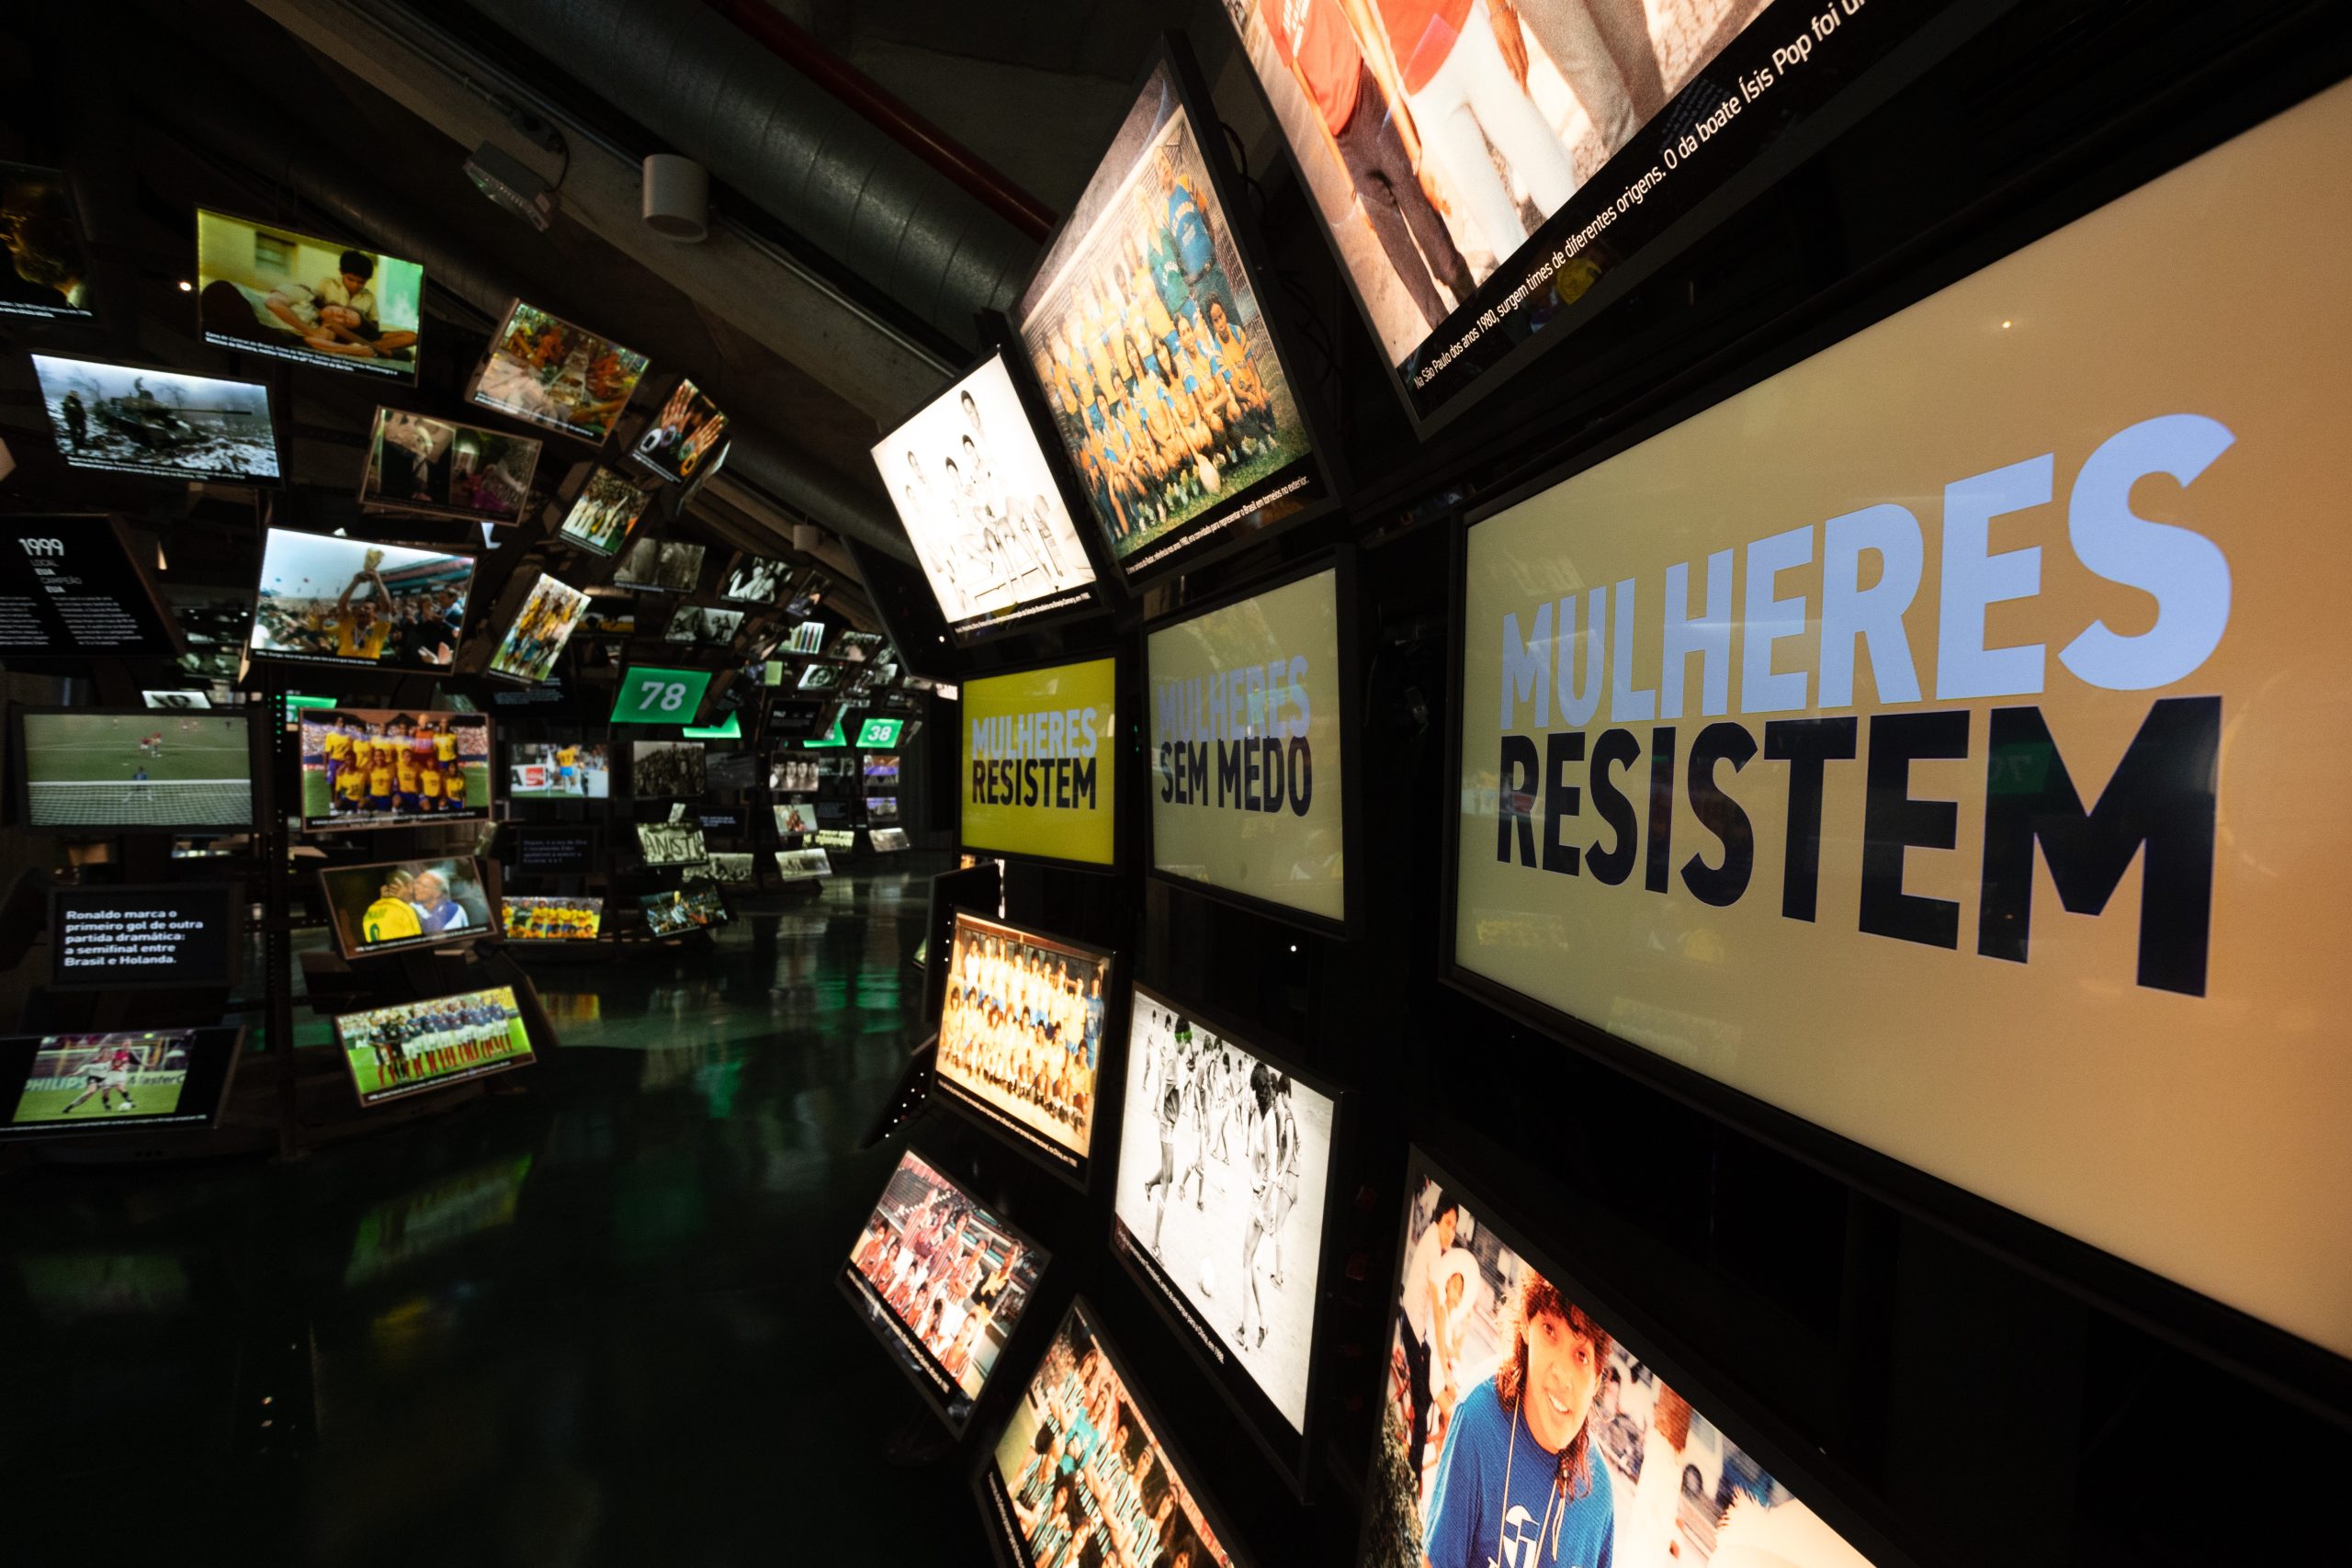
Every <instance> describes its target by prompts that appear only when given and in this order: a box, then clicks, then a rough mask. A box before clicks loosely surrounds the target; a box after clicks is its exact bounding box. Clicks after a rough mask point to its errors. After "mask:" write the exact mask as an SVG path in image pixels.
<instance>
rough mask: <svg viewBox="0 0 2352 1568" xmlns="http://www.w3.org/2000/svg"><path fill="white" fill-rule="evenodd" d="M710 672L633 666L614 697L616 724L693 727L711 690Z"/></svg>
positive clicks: (624, 673) (613, 718)
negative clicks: (703, 701)
mask: <svg viewBox="0 0 2352 1568" xmlns="http://www.w3.org/2000/svg"><path fill="white" fill-rule="evenodd" d="M711 674H712V671H708V670H662V669H657V668H655V667H653V666H651V665H645V664H632V665H630V666H629V667H628V670H626V671H623V672H622V674H621V679H620V688H619V690H618V692H617V693H616V694H615V695H614V698H613V714H612V722H613V723H615V724H692V723H693V722H694V721H695V713H696V711H697V710H699V709H700V708H701V706H702V699H703V694H704V693H706V692H707V691H709V690H710V678H711Z"/></svg>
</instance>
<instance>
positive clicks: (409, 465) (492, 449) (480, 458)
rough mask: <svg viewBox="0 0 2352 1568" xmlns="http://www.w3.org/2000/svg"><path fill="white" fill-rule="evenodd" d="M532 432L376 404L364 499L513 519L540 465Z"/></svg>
mask: <svg viewBox="0 0 2352 1568" xmlns="http://www.w3.org/2000/svg"><path fill="white" fill-rule="evenodd" d="M538 467H539V443H538V442H537V441H536V440H534V439H532V438H531V437H530V436H527V435H510V434H506V433H505V432H504V431H500V430H484V429H482V428H481V426H479V425H472V424H458V423H455V422H454V421H451V420H446V419H435V418H432V417H431V416H430V415H427V414H421V413H411V412H408V411H407V410H405V409H378V410H377V411H376V431H375V434H374V436H373V437H372V439H371V440H370V443H369V445H368V472H367V475H366V477H365V478H364V479H362V480H361V481H360V486H359V504H360V505H362V506H364V507H367V508H368V509H369V510H370V511H377V512H412V513H417V514H418V515H420V516H425V517H455V518H458V519H461V520H463V521H466V522H469V523H513V522H515V521H516V520H518V519H519V518H520V517H521V516H522V513H523V502H524V501H525V499H526V498H527V497H528V496H529V494H530V493H531V476H532V475H533V474H535V473H537V471H538Z"/></svg>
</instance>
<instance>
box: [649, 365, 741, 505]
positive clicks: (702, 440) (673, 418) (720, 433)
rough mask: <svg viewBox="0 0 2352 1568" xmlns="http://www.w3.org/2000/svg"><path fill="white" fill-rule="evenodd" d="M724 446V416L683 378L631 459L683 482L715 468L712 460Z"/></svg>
mask: <svg viewBox="0 0 2352 1568" xmlns="http://www.w3.org/2000/svg"><path fill="white" fill-rule="evenodd" d="M726 445H727V416H726V415H725V414H723V413H721V412H719V411H718V404H717V403H714V402H712V401H711V400H710V398H709V396H708V395H707V394H706V393H705V392H704V391H703V389H701V388H699V387H697V386H695V384H694V383H693V382H692V381H688V380H684V379H683V378H682V379H681V380H680V381H679V382H678V385H677V389H675V390H674V391H673V392H672V393H671V394H670V396H669V399H668V400H666V401H664V402H663V403H662V411H661V412H659V413H658V414H656V415H654V418H653V423H651V424H649V425H647V426H646V427H645V434H642V435H640V436H639V437H638V438H637V446H635V447H634V448H632V449H631V452H630V456H632V457H635V458H636V459H637V460H638V461H639V462H640V463H642V464H644V465H645V466H646V467H647V468H650V469H652V470H653V471H654V472H655V473H657V474H659V475H661V476H662V478H663V479H669V480H671V481H672V482H673V483H683V482H684V481H685V480H687V479H693V478H694V477H695V474H696V473H697V472H698V471H699V470H700V469H701V468H703V467H704V465H706V464H709V465H710V466H712V467H714V468H715V467H717V464H716V463H715V462H714V461H713V459H714V458H715V457H717V455H718V450H719V448H720V447H722V446H726Z"/></svg>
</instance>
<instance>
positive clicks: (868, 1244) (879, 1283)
mask: <svg viewBox="0 0 2352 1568" xmlns="http://www.w3.org/2000/svg"><path fill="white" fill-rule="evenodd" d="M818 853H820V854H821V853H823V852H822V851H821V850H820V851H818ZM1045 1271H1046V1253H1045V1252H1044V1251H1043V1250H1042V1249H1040V1248H1039V1247H1037V1246H1036V1245H1035V1243H1033V1242H1031V1241H1030V1240H1029V1239H1028V1238H1027V1237H1025V1236H1023V1235H1021V1234H1020V1233H1019V1232H1018V1231H1015V1230H1013V1229H1012V1227H1011V1226H1009V1225H1007V1224H1005V1223H1004V1222H1003V1221H1002V1220H1000V1219H998V1218H997V1217H996V1216H995V1215H994V1214H992V1213H989V1211H988V1210H987V1209H986V1208H984V1207H982V1206H981V1204H980V1203H979V1202H978V1201H977V1200H975V1199H974V1198H973V1197H972V1195H971V1194H970V1193H968V1192H967V1191H965V1190H964V1189H963V1188H961V1187H959V1186H957V1185H956V1182H955V1181H953V1180H952V1179H949V1178H948V1177H946V1176H945V1175H944V1174H942V1173H941V1172H940V1171H939V1169H938V1168H936V1167H934V1166H933V1165H932V1164H931V1163H930V1162H929V1161H928V1160H926V1159H924V1158H923V1157H922V1156H921V1155H919V1154H916V1153H915V1152H914V1151H913V1150H911V1149H910V1150H908V1151H907V1153H906V1154H905V1155H904V1156H901V1157H900V1159H899V1168H898V1169H897V1170H895V1171H893V1172H892V1173H891V1176H890V1180H889V1184H888V1186H886V1187H884V1188H883V1189H882V1201H880V1202H878V1203H876V1205H875V1206H874V1213H873V1216H872V1217H871V1218H870V1219H868V1220H867V1221H866V1223H865V1229H864V1230H862V1231H860V1232H859V1233H858V1237H857V1244H856V1246H854V1247H852V1248H851V1249H850V1256H849V1265H848V1268H847V1269H846V1270H845V1271H844V1272H843V1274H842V1280H843V1283H844V1284H845V1285H846V1286H847V1287H848V1289H849V1292H850V1296H851V1299H852V1300H853V1301H854V1302H856V1303H857V1304H858V1305H859V1307H860V1308H861V1309H862V1310H863V1311H864V1313H865V1315H866V1316H867V1318H868V1320H869V1321H870V1322H871V1323H872V1324H873V1325H874V1329H875V1333H876V1336H877V1337H880V1338H881V1340H882V1342H883V1343H884V1344H885V1345H887V1346H888V1347H889V1348H890V1349H891V1351H892V1353H893V1354H894V1355H895V1356H896V1357H897V1358H898V1359H899V1361H900V1362H901V1363H902V1364H903V1365H904V1366H906V1368H907V1369H908V1371H910V1372H911V1373H912V1374H913V1376H914V1379H915V1381H916V1382H917V1383H918V1384H919V1385H920V1386H921V1387H922V1389H923V1390H924V1391H925V1393H927V1394H929V1396H930V1398H931V1403H932V1404H933V1405H934V1406H936V1407H937V1408H938V1410H939V1413H940V1415H941V1416H943V1417H944V1418H945V1420H946V1422H947V1424H948V1425H949V1426H950V1427H954V1428H955V1429H956V1431H958V1432H961V1431H962V1430H963V1429H964V1426H965V1423H966V1422H967V1421H969V1420H970V1419H971V1416H972V1401H973V1400H974V1399H976V1398H977V1397H978V1395H979V1392H980V1389H981V1387H982V1386H983V1385H984V1384H986V1383H987V1382H988V1380H989V1373H991V1372H993V1371H995V1370H996V1363H997V1358H998V1357H999V1356H1001V1355H1002V1354H1003V1352H1004V1346H1005V1342H1006V1341H1007V1340H1008V1339H1010V1338H1012V1332H1013V1330H1014V1328H1015V1327H1017V1326H1018V1325H1019V1324H1020V1322H1021V1318H1022V1314H1023V1313H1025V1312H1027V1311H1028V1309H1029V1303H1030V1301H1031V1299H1032V1298H1033V1297H1035V1294H1036V1292H1037V1281H1038V1280H1039V1279H1040V1278H1041V1277H1042V1276H1043V1275H1044V1273H1045Z"/></svg>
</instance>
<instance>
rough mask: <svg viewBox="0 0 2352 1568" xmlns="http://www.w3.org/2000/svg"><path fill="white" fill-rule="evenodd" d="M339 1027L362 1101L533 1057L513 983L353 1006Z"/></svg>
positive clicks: (481, 1073)
mask: <svg viewBox="0 0 2352 1568" xmlns="http://www.w3.org/2000/svg"><path fill="white" fill-rule="evenodd" d="M334 1032H335V1040H336V1042H337V1043H338V1044H340V1045H341V1046H342V1048H343V1060H344V1066H345V1067H347V1068H349V1069H350V1072H351V1082H352V1085H353V1087H354V1088H355V1089H357V1090H358V1091H359V1103H360V1104H362V1105H379V1104H381V1103H382V1102H384V1101H385V1100H398V1099H401V1098H402V1097H403V1096H406V1095H411V1094H421V1093H423V1092H424V1090H426V1089H438V1088H440V1087H441V1086H442V1085H444V1084H452V1083H458V1082H461V1081H463V1080H464V1079H467V1078H476V1077H484V1076H485V1075H487V1074H491V1073H500V1072H505V1071H507V1070H508V1069H510V1068H514V1067H520V1066H527V1065H528V1064H529V1062H530V1060H531V1036H530V1033H529V1032H528V1031H527V1030H526V1029H525V1028H524V1025H523V1010H522V1008H521V1006H520V1004H518V1003H517V1002H516V1001H515V988H514V987H512V986H495V987H491V988H490V989H488V990H481V991H466V992H461V993H459V994H458V995H457V996H452V997H435V998H431V999H430V1000H427V1001H421V1002H402V1003H401V1004H400V1005H399V1006H397V1007H388V1008H374V1009H370V1010H368V1011H366V1012H347V1013H345V1014H344V1015H343V1016H341V1017H340V1018H337V1019H336V1020H335V1021H334Z"/></svg>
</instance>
